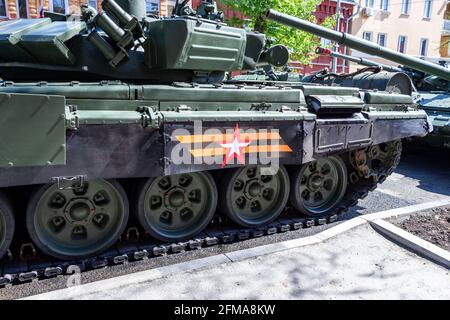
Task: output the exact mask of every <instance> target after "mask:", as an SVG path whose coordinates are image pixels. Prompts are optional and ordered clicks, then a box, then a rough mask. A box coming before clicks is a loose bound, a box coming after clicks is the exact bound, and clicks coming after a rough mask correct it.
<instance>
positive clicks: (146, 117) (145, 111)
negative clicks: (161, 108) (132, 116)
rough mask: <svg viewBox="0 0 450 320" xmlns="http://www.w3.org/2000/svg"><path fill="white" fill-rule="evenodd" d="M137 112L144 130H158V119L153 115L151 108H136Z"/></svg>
mask: <svg viewBox="0 0 450 320" xmlns="http://www.w3.org/2000/svg"><path fill="white" fill-rule="evenodd" d="M137 112H140V113H141V125H142V127H144V128H147V127H151V128H158V127H159V120H160V119H159V117H158V115H157V114H156V113H155V111H154V110H153V108H152V107H148V106H141V107H138V109H137Z"/></svg>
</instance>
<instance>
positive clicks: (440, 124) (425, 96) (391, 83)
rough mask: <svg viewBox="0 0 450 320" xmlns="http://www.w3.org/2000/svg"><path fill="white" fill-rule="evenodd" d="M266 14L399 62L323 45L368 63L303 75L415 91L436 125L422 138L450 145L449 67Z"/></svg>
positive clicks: (363, 86)
mask: <svg viewBox="0 0 450 320" xmlns="http://www.w3.org/2000/svg"><path fill="white" fill-rule="evenodd" d="M267 15H268V16H269V17H270V18H271V19H274V20H276V21H278V22H281V23H284V24H287V25H290V26H292V27H295V28H298V29H301V30H303V31H307V32H310V33H312V34H315V35H317V36H320V37H323V38H326V39H329V40H332V41H336V42H339V43H341V44H343V45H345V46H347V47H349V48H351V49H355V50H358V51H360V52H363V53H366V54H371V55H374V56H379V57H382V58H384V59H387V60H390V61H393V62H396V63H398V64H399V65H400V66H399V67H393V66H387V65H383V64H379V63H375V62H373V61H370V60H367V59H361V58H355V57H351V56H348V55H342V54H339V53H335V52H331V51H330V50H327V49H324V48H318V50H317V53H318V54H325V55H332V56H335V57H338V58H342V59H345V60H349V61H353V62H356V63H358V64H361V65H364V66H366V68H363V69H361V70H359V71H357V72H356V73H353V74H339V75H338V74H333V73H330V72H328V70H323V71H321V72H319V73H317V74H313V75H310V76H308V77H305V78H303V79H302V81H306V82H313V83H320V84H327V85H337V86H351V87H359V88H361V89H378V90H382V91H391V92H398V93H403V94H409V95H410V94H412V93H414V95H415V100H416V101H417V103H418V104H419V105H420V108H421V109H423V110H425V111H426V112H427V114H428V116H429V117H430V119H431V121H432V123H433V126H434V131H433V132H432V133H431V134H429V135H427V136H426V137H425V138H424V139H421V141H425V142H427V143H428V144H429V145H432V146H435V147H446V148H448V147H449V146H450V96H449V93H448V92H449V88H450V87H449V81H450V69H448V68H447V67H445V66H442V65H437V64H435V63H432V62H429V61H425V60H422V59H418V58H415V57H411V56H408V55H406V54H402V53H398V52H396V51H394V50H390V49H387V48H384V47H381V46H379V45H378V44H376V43H373V42H370V41H367V40H364V39H360V38H358V37H356V36H353V35H350V34H346V33H343V32H338V31H334V30H329V29H326V28H323V27H321V26H317V25H314V24H311V23H308V22H307V21H300V20H299V19H295V18H294V19H293V18H292V17H289V16H287V15H283V14H280V13H277V12H275V11H269V12H268V13H267ZM406 75H407V76H408V77H409V79H408V77H407V76H406ZM410 79H411V80H410Z"/></svg>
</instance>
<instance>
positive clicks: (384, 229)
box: [370, 219, 450, 269]
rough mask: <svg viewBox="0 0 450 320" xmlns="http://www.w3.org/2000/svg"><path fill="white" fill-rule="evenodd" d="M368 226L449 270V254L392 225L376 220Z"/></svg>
mask: <svg viewBox="0 0 450 320" xmlns="http://www.w3.org/2000/svg"><path fill="white" fill-rule="evenodd" d="M370 225H371V226H372V227H373V228H374V229H375V230H376V231H377V232H379V233H380V234H382V235H383V236H385V237H386V238H389V239H391V240H393V241H394V242H397V243H399V244H400V245H402V246H404V247H406V248H407V249H409V250H411V251H413V252H414V253H417V254H418V255H420V256H423V257H425V258H428V259H430V260H431V261H434V262H436V263H438V264H440V265H442V266H444V267H446V268H447V269H450V252H448V251H446V250H444V249H441V248H439V247H438V246H436V245H434V244H432V243H430V242H428V241H425V240H423V239H421V238H419V237H417V236H415V235H413V234H411V233H409V232H407V231H405V230H403V229H400V228H399V227H396V226H394V225H393V224H392V223H389V222H387V221H384V220H381V219H378V220H373V221H371V222H370Z"/></svg>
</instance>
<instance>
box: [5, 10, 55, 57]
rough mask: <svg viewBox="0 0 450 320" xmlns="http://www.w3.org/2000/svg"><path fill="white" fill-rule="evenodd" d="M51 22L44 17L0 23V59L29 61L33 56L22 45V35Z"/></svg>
mask: <svg viewBox="0 0 450 320" xmlns="http://www.w3.org/2000/svg"><path fill="white" fill-rule="evenodd" d="M50 23H51V20H50V19H48V18H45V19H19V20H10V21H5V22H1V23H0V59H2V60H6V61H17V62H30V60H31V62H32V61H34V60H35V59H33V56H32V55H30V53H29V52H27V50H26V49H25V48H24V47H23V46H22V43H21V40H22V35H24V34H26V33H27V32H30V31H33V30H35V29H38V28H40V27H43V26H45V25H48V24H50Z"/></svg>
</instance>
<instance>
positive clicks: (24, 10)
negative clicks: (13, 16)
mask: <svg viewBox="0 0 450 320" xmlns="http://www.w3.org/2000/svg"><path fill="white" fill-rule="evenodd" d="M17 8H19V10H18V13H19V14H18V16H19V18H22V19H26V18H28V4H27V0H17Z"/></svg>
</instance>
